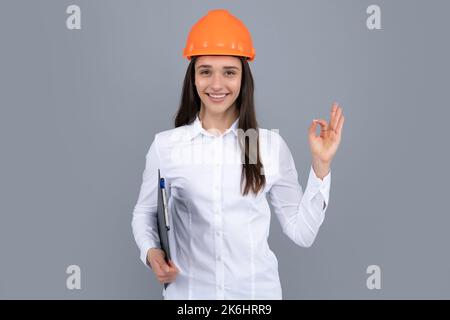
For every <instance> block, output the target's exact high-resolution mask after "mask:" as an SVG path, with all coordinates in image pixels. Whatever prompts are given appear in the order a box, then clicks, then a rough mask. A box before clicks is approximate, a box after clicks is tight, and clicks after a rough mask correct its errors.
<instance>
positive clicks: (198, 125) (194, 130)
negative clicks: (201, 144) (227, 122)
mask: <svg viewBox="0 0 450 320" xmlns="http://www.w3.org/2000/svg"><path fill="white" fill-rule="evenodd" d="M238 123H239V117H238V118H237V119H236V120H235V121H234V122H233V124H232V125H231V127H229V128H228V129H226V130H225V132H224V133H223V134H222V135H223V136H224V135H226V134H228V133H229V132H232V133H233V134H234V135H235V136H237V129H238ZM200 133H202V134H204V135H207V136H214V135H213V134H212V133H210V132H208V131H206V130H205V129H204V128H203V126H202V122H201V120H200V118H199V117H198V113H197V115H196V117H195V120H194V122H193V123H192V124H191V139H194V138H195V137H196V136H197V135H198V134H200Z"/></svg>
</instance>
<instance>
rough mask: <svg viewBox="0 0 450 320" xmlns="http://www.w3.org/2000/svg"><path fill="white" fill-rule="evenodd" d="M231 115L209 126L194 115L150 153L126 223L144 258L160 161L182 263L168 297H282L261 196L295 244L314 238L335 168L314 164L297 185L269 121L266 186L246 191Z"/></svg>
mask: <svg viewBox="0 0 450 320" xmlns="http://www.w3.org/2000/svg"><path fill="white" fill-rule="evenodd" d="M237 124H238V120H236V121H235V122H234V123H233V125H232V126H231V127H230V128H228V129H227V130H226V131H225V132H224V133H223V134H212V133H210V132H208V131H206V130H205V129H204V128H203V127H202V124H201V121H200V120H199V118H198V116H197V118H196V119H195V121H194V122H193V123H191V124H189V125H184V126H181V127H178V128H174V129H170V130H166V131H162V132H160V133H157V134H156V135H155V137H154V140H153V142H152V144H151V146H150V148H149V151H148V153H147V155H146V164H145V170H144V172H143V177H142V178H143V181H142V185H141V189H140V193H139V197H138V200H137V203H136V206H135V208H134V211H133V219H132V223H131V225H132V229H133V234H134V238H135V241H136V243H137V245H138V247H139V249H140V258H141V260H142V262H143V263H144V264H145V265H146V266H147V267H149V266H148V264H147V251H148V250H149V249H150V248H152V247H156V248H158V247H160V242H159V237H158V231H157V223H156V211H157V197H158V195H157V191H158V189H157V185H158V168H159V169H160V170H161V176H162V177H164V178H165V179H166V188H167V191H168V194H169V201H168V205H169V214H170V217H169V221H170V224H171V229H170V231H169V245H170V247H171V254H172V260H173V262H174V263H175V265H176V266H177V267H178V268H179V270H180V272H179V274H178V276H177V278H176V280H175V281H174V282H172V283H171V284H170V285H169V286H168V287H167V289H164V288H163V290H162V295H163V297H164V299H282V290H281V284H280V280H279V274H278V260H277V258H276V256H275V254H274V253H273V251H272V250H271V249H270V248H269V245H268V237H269V226H270V214H271V211H270V207H269V204H268V201H267V200H269V201H270V203H271V205H272V207H273V209H274V212H275V214H276V216H277V218H278V220H279V222H280V224H281V227H282V230H283V232H284V233H285V234H286V235H287V236H288V237H289V238H290V239H291V240H292V241H294V242H295V243H296V244H298V245H299V246H302V247H309V246H311V244H312V243H313V241H314V239H315V237H316V235H317V233H318V231H319V227H320V226H321V224H322V222H323V220H324V216H325V211H326V209H327V207H328V201H329V192H330V183H331V171H330V172H329V173H328V175H327V176H325V177H324V178H323V180H321V179H320V178H318V177H317V176H316V174H315V172H314V170H313V168H312V166H310V171H309V178H308V183H307V187H306V189H305V191H304V192H303V190H302V187H301V185H300V184H299V182H298V176H297V171H296V168H295V163H294V160H293V158H292V154H291V152H290V150H289V148H288V146H287V144H286V142H285V141H284V139H283V138H282V137H281V136H280V135H279V134H278V133H277V132H276V131H273V130H267V129H262V128H260V129H259V131H258V132H259V138H260V155H261V161H262V164H263V166H264V174H265V178H266V186H265V187H264V190H263V191H262V192H260V193H259V194H258V195H256V196H255V195H254V194H253V193H252V192H250V193H249V194H248V195H246V196H243V195H242V193H241V172H242V162H241V151H240V148H239V143H238V132H237V130H238V126H237ZM266 196H267V197H266ZM149 268H150V267H149Z"/></svg>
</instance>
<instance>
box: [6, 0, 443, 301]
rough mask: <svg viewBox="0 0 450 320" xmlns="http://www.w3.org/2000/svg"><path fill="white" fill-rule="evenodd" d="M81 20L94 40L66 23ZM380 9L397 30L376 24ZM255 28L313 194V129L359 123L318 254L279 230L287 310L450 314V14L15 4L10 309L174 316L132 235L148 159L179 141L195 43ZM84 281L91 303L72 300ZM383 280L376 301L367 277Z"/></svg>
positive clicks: (272, 90) (258, 69)
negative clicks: (315, 301) (364, 303)
mask: <svg viewBox="0 0 450 320" xmlns="http://www.w3.org/2000/svg"><path fill="white" fill-rule="evenodd" d="M71 4H77V5H79V6H80V7H81V20H82V22H81V30H68V29H67V28H66V18H67V16H68V14H66V8H67V7H68V6H69V5H71ZM371 4H377V5H379V6H380V7H381V22H382V30H373V31H372V30H368V29H367V27H366V18H367V14H366V8H367V7H368V6H369V5H371ZM213 8H226V9H229V10H230V11H231V12H232V13H233V14H235V15H236V16H238V17H239V18H240V19H242V20H243V21H244V23H245V24H246V25H247V26H248V28H249V29H250V31H251V33H252V36H253V40H254V45H255V48H256V59H255V61H254V62H252V63H251V68H252V71H253V75H254V77H255V84H256V92H255V94H256V105H257V116H258V120H259V122H260V125H261V126H262V127H264V128H268V129H279V130H280V134H281V135H282V136H283V137H285V139H286V140H287V142H288V145H289V146H290V148H291V151H292V153H293V155H294V158H295V161H296V166H297V170H298V172H299V179H300V183H301V184H302V186H303V187H305V183H306V179H307V174H308V170H309V166H310V161H311V157H310V153H309V146H308V141H307V129H308V126H309V124H310V121H311V120H312V119H314V118H318V117H322V118H326V119H327V120H329V110H330V108H331V103H332V102H333V101H338V102H339V103H340V104H341V105H342V107H343V110H344V114H345V117H346V121H345V126H344V130H343V139H342V142H341V145H340V148H339V150H338V153H337V155H336V157H335V158H334V161H333V164H332V186H331V194H330V206H329V208H328V210H327V216H326V219H325V222H324V224H323V225H322V228H321V230H320V233H319V235H318V237H317V239H316V242H315V243H314V245H313V246H312V247H311V248H308V249H305V248H301V247H298V246H296V245H295V244H294V243H293V242H291V241H290V240H289V239H288V238H287V237H286V236H285V235H283V234H282V233H281V228H280V225H279V222H278V220H276V218H275V217H274V216H273V219H272V226H271V235H270V246H271V247H272V249H273V250H274V252H275V253H276V255H277V257H278V259H279V271H280V277H281V281H282V287H283V297H284V298H285V299H311V298H323V299H330V298H340V299H349V298H355V299H380V298H383V299H393V298H407V299H408V298H412V299H415V298H446V299H448V298H450V276H449V267H450V259H449V254H448V243H449V241H450V234H449V233H448V232H447V230H448V225H449V222H450V218H449V215H448V214H449V212H448V209H446V191H445V190H448V186H447V181H448V179H449V170H448V163H449V162H450V159H449V152H448V145H449V144H448V117H449V115H450V112H449V103H448V100H449V99H448V93H449V91H450V90H449V89H450V88H449V71H450V70H449V62H448V57H449V56H450V52H449V51H450V50H449V48H450V46H449V41H448V34H449V25H448V13H449V12H450V3H449V2H448V1H437V0H436V1H427V2H426V1H420V2H419V1H380V0H378V1H356V0H354V1H350V0H347V1H313V0H310V1H277V2H275V1H261V0H253V1H250V0H246V1H229V2H227V1H182V0H179V1H106V0H102V1H80V0H79V1H49V0H46V1H31V0H29V1H17V0H14V1H12V0H11V1H5V0H2V1H1V4H0V41H1V45H0V46H1V50H0V106H1V109H0V110H1V116H0V139H1V166H0V170H1V171H0V177H1V178H0V181H1V182H0V188H1V190H0V194H1V201H0V212H1V215H0V270H1V272H0V298H2V299H12V298H24V299H36V298H38V299H50V298H57V299H79V298H85V299H103V298H108V299H119V298H122V299H160V298H161V286H160V284H159V283H158V282H157V280H156V278H155V277H154V276H153V274H152V273H151V272H150V271H149V270H147V269H146V268H145V267H144V265H143V264H142V263H141V261H140V260H139V253H138V249H137V246H136V244H135V242H134V239H133V237H132V232H131V225H130V223H131V217H132V216H131V214H132V210H133V207H134V205H135V202H136V200H137V197H138V192H139V187H140V183H141V178H142V171H143V169H144V164H145V154H146V152H147V150H148V147H149V146H150V143H151V141H152V139H153V135H154V134H155V133H156V132H159V131H162V130H165V129H168V128H171V127H172V126H173V124H172V123H173V121H172V120H173V116H174V114H175V111H176V110H177V107H178V102H179V97H180V92H181V84H182V80H183V76H184V73H185V70H186V66H187V60H185V59H184V58H183V57H182V49H183V47H184V44H185V40H186V37H187V33H188V31H189V28H190V27H191V26H192V24H193V23H195V22H196V21H197V20H198V19H199V18H200V17H201V16H203V15H204V14H206V12H207V11H208V10H209V9H213ZM71 264H76V265H79V266H80V267H81V287H82V288H81V290H68V289H67V288H66V279H67V277H68V276H69V275H68V274H66V268H67V266H69V265H71ZM373 264H374V265H378V266H380V268H381V289H380V290H369V289H368V288H367V287H366V279H367V277H368V276H369V275H368V274H367V273H366V268H367V267H368V266H369V265H373Z"/></svg>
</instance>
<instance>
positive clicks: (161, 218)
mask: <svg viewBox="0 0 450 320" xmlns="http://www.w3.org/2000/svg"><path fill="white" fill-rule="evenodd" d="M157 221H158V235H159V240H160V243H161V249H162V250H163V251H164V253H165V254H166V255H165V260H166V262H168V261H169V260H170V259H171V257H170V248H169V234H168V232H169V230H170V220H169V206H168V197H167V191H166V185H165V179H164V178H162V177H161V172H160V170H159V169H158V214H157ZM168 285H169V283H164V289H165V288H167V286H168Z"/></svg>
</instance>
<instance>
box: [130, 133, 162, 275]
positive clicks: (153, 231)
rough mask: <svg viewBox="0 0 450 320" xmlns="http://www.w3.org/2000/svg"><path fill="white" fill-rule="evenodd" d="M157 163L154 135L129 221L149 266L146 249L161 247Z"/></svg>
mask: <svg viewBox="0 0 450 320" xmlns="http://www.w3.org/2000/svg"><path fill="white" fill-rule="evenodd" d="M159 165H160V158H159V154H158V147H157V136H155V138H154V140H153V142H152V144H151V146H150V149H149V150H148V152H147V155H146V162H145V169H144V172H143V174H142V184H141V188H140V192H139V197H138V200H137V203H136V205H135V207H134V210H133V218H132V222H131V227H132V230H133V236H134V239H135V241H136V244H137V246H138V247H139V250H140V259H141V260H142V262H143V263H144V264H145V265H146V266H147V267H149V268H151V266H150V265H149V264H148V263H147V252H148V250H149V249H150V248H161V244H160V241H159V235H158V226H157V209H158V193H157V192H158V188H157V182H158V168H159Z"/></svg>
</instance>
